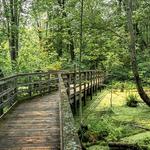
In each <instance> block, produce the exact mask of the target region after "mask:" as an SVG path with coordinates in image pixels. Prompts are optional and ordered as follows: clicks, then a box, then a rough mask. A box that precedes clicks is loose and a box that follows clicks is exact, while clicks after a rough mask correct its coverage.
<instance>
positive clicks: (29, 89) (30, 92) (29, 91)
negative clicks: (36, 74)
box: [28, 75, 32, 97]
mask: <svg viewBox="0 0 150 150" xmlns="http://www.w3.org/2000/svg"><path fill="white" fill-rule="evenodd" d="M31 82H32V80H31V76H30V75H29V76H28V84H29V85H28V93H29V96H30V97H31V96H32V84H31Z"/></svg>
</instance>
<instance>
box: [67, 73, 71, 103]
mask: <svg viewBox="0 0 150 150" xmlns="http://www.w3.org/2000/svg"><path fill="white" fill-rule="evenodd" d="M70 79H71V76H70V73H68V74H67V83H68V84H67V94H68V98H69V101H70Z"/></svg>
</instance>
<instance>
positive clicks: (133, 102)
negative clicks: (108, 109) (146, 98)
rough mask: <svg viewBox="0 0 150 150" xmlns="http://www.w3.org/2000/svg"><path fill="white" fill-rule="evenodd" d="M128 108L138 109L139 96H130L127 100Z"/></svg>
mask: <svg viewBox="0 0 150 150" xmlns="http://www.w3.org/2000/svg"><path fill="white" fill-rule="evenodd" d="M126 101H127V103H126V104H127V106H129V107H137V105H138V100H137V96H136V95H133V94H130V95H129V96H128V97H127V99H126Z"/></svg>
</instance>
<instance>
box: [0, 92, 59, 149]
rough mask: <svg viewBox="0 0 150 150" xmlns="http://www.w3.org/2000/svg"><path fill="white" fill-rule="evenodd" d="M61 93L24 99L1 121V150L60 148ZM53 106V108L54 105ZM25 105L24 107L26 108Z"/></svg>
mask: <svg viewBox="0 0 150 150" xmlns="http://www.w3.org/2000/svg"><path fill="white" fill-rule="evenodd" d="M58 101H59V92H56V93H53V94H52V95H50V96H43V97H42V98H35V99H33V103H32V101H25V102H24V103H22V104H20V105H19V106H17V107H16V108H15V110H14V111H13V112H12V113H11V114H7V115H6V116H5V117H4V118H3V119H2V120H1V121H0V150H3V149H10V150H11V149H12V148H13V149H15V150H16V149H17V148H18V147H19V148H20V149H23V148H26V147H34V148H35V149H40V147H45V148H46V147H48V146H49V147H53V148H54V149H57V148H59V143H60V139H59V136H60V129H59V108H58V107H59V105H58ZM24 106H25V108H24ZM52 107H53V108H52ZM23 108H24V109H23Z"/></svg>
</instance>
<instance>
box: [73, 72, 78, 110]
mask: <svg viewBox="0 0 150 150" xmlns="http://www.w3.org/2000/svg"><path fill="white" fill-rule="evenodd" d="M73 75H74V81H73V82H74V113H77V98H76V97H77V95H76V92H77V90H76V70H75V71H74V74H73Z"/></svg>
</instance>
